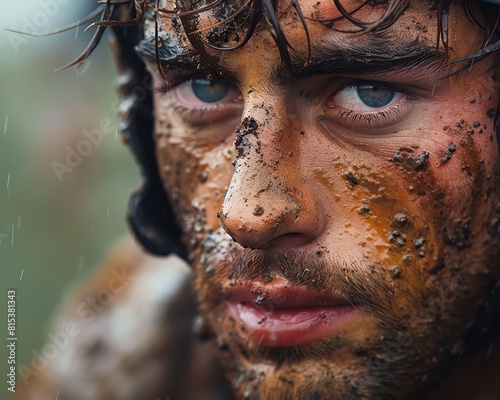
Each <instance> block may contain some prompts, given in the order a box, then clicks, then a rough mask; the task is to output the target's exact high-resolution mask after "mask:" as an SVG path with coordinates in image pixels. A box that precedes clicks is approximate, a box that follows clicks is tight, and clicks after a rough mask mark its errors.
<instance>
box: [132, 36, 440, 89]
mask: <svg viewBox="0 0 500 400" xmlns="http://www.w3.org/2000/svg"><path fill="white" fill-rule="evenodd" d="M164 36H165V37H163V38H162V40H163V45H162V46H161V47H159V48H158V49H156V42H155V40H154V37H149V38H144V39H142V40H141V41H140V42H139V43H138V44H137V45H136V47H135V50H136V53H137V54H138V55H139V56H140V57H141V58H142V59H143V60H144V61H147V62H152V63H155V62H156V57H157V53H156V52H157V51H158V61H159V62H160V63H162V64H164V65H169V64H170V65H172V66H173V65H177V66H184V67H191V68H197V69H199V70H200V71H201V72H202V73H205V74H207V75H210V74H211V73H213V71H212V70H211V69H210V67H208V66H207V65H204V64H205V63H203V62H202V63H200V62H199V61H200V56H199V55H198V54H197V53H196V52H195V51H194V50H193V49H191V48H189V47H184V46H179V45H178V44H177V43H176V40H175V39H173V38H169V37H168V36H166V35H164ZM313 54H314V55H313V56H312V57H311V62H310V63H309V64H307V65H306V60H304V59H301V58H296V57H294V58H293V61H292V69H291V70H289V69H288V68H287V67H286V66H285V64H284V63H280V64H279V65H278V66H276V67H275V68H274V70H273V71H272V74H271V79H272V80H273V82H275V83H278V84H287V83H290V82H295V81H298V80H300V79H304V78H308V77H313V76H317V75H327V74H332V75H346V74H349V75H350V74H352V75H362V74H377V73H390V72H396V71H409V70H410V71H413V72H415V73H417V72H420V71H425V72H430V71H436V70H439V69H442V68H444V67H449V64H448V62H447V60H448V58H447V55H446V53H445V51H444V50H438V49H436V47H429V46H427V45H425V44H423V43H419V42H416V41H410V42H397V43H395V40H390V39H389V40H387V39H383V38H381V37H376V38H373V37H372V38H369V39H368V40H366V41H364V43H362V44H357V45H354V44H350V45H349V47H348V48H339V45H338V44H336V43H323V44H322V46H318V47H315V48H313ZM221 70H224V71H225V72H226V76H231V75H234V73H233V74H231V72H230V71H228V70H227V69H226V68H224V66H222V65H221ZM235 80H236V79H235Z"/></svg>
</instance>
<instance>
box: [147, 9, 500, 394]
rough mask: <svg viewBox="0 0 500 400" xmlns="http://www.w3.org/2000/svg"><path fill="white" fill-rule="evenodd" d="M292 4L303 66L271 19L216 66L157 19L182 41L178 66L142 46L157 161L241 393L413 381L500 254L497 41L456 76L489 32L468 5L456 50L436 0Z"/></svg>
mask: <svg viewBox="0 0 500 400" xmlns="http://www.w3.org/2000/svg"><path fill="white" fill-rule="evenodd" d="M225 3H226V2H223V3H222V4H225ZM299 4H300V6H301V10H302V13H303V15H304V16H305V17H306V21H307V28H308V32H309V37H310V42H311V54H310V60H308V45H307V36H306V34H305V30H304V27H303V25H302V23H301V21H300V18H299V17H298V14H297V13H296V12H295V10H294V8H293V7H290V4H289V1H283V2H282V3H280V11H279V13H278V14H279V20H280V24H281V27H282V28H283V33H284V35H285V36H286V38H287V40H288V42H289V44H290V46H289V50H290V54H291V58H292V64H293V68H292V71H291V72H290V71H289V70H288V69H287V68H286V67H284V65H283V62H282V59H281V57H280V54H279V51H278V49H277V47H276V45H275V42H274V41H273V39H272V36H271V33H270V30H269V29H266V28H265V22H264V21H263V22H262V25H259V27H258V28H257V30H256V32H255V33H254V35H253V37H252V38H251V39H250V41H249V42H248V43H247V44H246V45H245V46H244V47H243V48H241V49H239V50H234V51H227V52H221V51H218V50H213V49H210V48H209V47H205V49H206V51H207V52H208V54H209V56H210V57H211V59H212V61H214V62H216V63H217V64H218V65H219V66H220V71H222V72H221V73H222V76H223V78H220V79H219V77H217V74H216V73H214V72H211V71H207V70H206V69H203V65H204V64H205V63H204V61H203V60H200V58H199V57H197V56H196V55H195V54H193V53H195V51H194V49H193V48H192V46H191V45H190V44H189V41H188V40H187V39H186V35H185V34H184V33H183V29H182V25H181V24H180V21H179V19H177V18H176V19H174V20H171V19H170V18H169V17H167V16H165V17H162V18H161V19H160V21H159V22H160V32H159V38H160V39H159V41H158V42H157V43H158V45H159V46H160V48H159V50H160V54H163V55H169V56H171V57H174V58H175V60H173V61H171V62H166V63H165V65H164V76H165V78H166V81H165V80H164V79H163V78H162V77H160V74H158V73H157V72H155V70H156V65H155V63H154V62H153V61H149V66H150V69H151V70H152V72H153V75H154V77H155V85H156V88H157V92H156V94H155V110H154V113H155V139H156V144H157V154H158V159H159V170H160V173H161V176H162V179H163V181H164V185H165V188H166V190H167V192H168V194H169V196H170V199H171V201H172V203H173V204H174V207H175V210H176V212H177V215H178V217H179V222H180V224H181V226H182V228H183V230H184V232H185V239H186V244H187V245H188V248H189V250H190V254H191V257H192V265H193V268H194V274H195V278H196V279H195V282H196V289H197V291H198V293H199V296H200V299H201V305H202V310H203V313H204V315H205V317H206V318H207V321H208V323H209V325H210V327H211V328H212V330H213V331H214V333H215V335H216V337H217V343H218V344H219V347H220V353H221V359H222V360H223V364H224V365H225V366H226V368H227V373H228V376H229V378H230V379H231V382H232V385H233V387H234V391H235V393H237V395H239V396H242V397H243V396H249V397H251V398H320V397H321V398H335V399H349V398H356V399H360V398H370V399H373V398H390V397H391V395H392V396H396V397H401V396H403V395H407V394H409V393H414V392H416V391H418V390H420V389H421V388H425V387H427V386H428V385H429V384H430V383H432V382H433V381H434V380H435V379H439V376H440V374H441V373H442V372H443V371H444V370H445V369H446V366H447V365H449V363H450V362H451V360H452V359H453V357H455V356H458V354H459V353H460V351H461V349H462V344H463V337H464V333H465V330H466V327H470V325H471V322H473V321H474V319H475V317H476V314H477V312H478V309H479V307H480V306H481V305H482V303H483V301H484V300H485V296H486V294H485V293H487V292H488V291H489V290H490V288H491V285H492V282H494V281H495V280H496V279H497V278H496V276H497V275H498V273H499V272H500V271H498V259H499V253H498V248H499V239H498V235H497V236H493V234H492V233H493V231H496V229H497V228H498V227H497V226H496V225H495V223H496V224H498V222H497V221H498V217H499V213H500V203H499V195H498V190H497V189H498V184H499V183H498V180H497V176H496V169H497V167H498V158H499V156H498V147H497V141H496V140H497V139H496V135H495V132H494V126H493V122H494V121H493V109H496V105H497V103H498V100H499V99H498V89H497V87H496V86H495V83H494V80H493V72H492V71H488V69H489V67H491V65H492V64H491V62H493V61H494V60H491V61H485V62H482V63H481V64H478V65H476V66H474V67H473V68H472V69H471V70H470V71H465V72H462V73H460V74H458V75H455V76H452V77H446V76H447V75H448V74H449V73H450V71H451V69H450V65H449V64H448V61H449V59H454V58H458V57H461V56H465V55H467V54H469V53H470V52H471V51H474V50H476V49H477V48H478V47H480V43H481V39H482V32H481V31H479V29H478V28H477V27H475V26H474V25H473V24H472V23H470V22H469V20H468V19H467V18H466V17H465V15H464V13H463V10H462V9H459V8H452V10H451V12H450V22H449V26H450V31H449V38H450V42H449V57H450V58H449V59H447V58H446V55H445V54H444V50H442V47H441V50H440V51H438V52H436V51H435V49H436V37H437V28H436V27H437V19H436V11H435V10H432V9H430V8H429V7H428V4H427V3H426V2H422V3H412V4H411V7H410V8H409V9H408V10H407V11H406V12H405V13H404V15H403V16H402V17H400V18H399V19H398V21H397V22H396V23H395V24H394V25H392V26H391V27H390V28H388V29H386V30H384V31H382V32H369V33H364V34H359V33H352V32H346V31H352V30H354V28H355V26H354V25H352V24H350V23H349V22H348V21H346V20H345V19H343V20H339V21H336V22H335V23H334V26H333V28H334V29H332V27H331V26H330V25H329V24H324V23H322V22H320V21H319V20H327V19H332V18H336V17H338V16H339V15H340V13H339V11H338V10H337V9H336V7H335V6H334V3H333V1H330V0H325V1H321V2H318V1H316V0H311V1H308V0H302V1H299ZM343 5H344V7H345V8H346V9H347V10H353V9H355V8H356V7H358V6H359V3H358V2H357V1H354V0H346V1H344V3H343ZM164 6H165V7H167V6H166V5H164ZM224 7H226V8H227V7H228V6H227V4H226V5H225V6H224ZM224 7H223V8H221V10H224ZM383 10H384V8H383V7H382V8H381V7H374V8H372V7H365V8H363V9H362V10H361V11H359V12H357V13H356V14H355V17H356V18H358V19H361V20H365V21H373V20H376V19H378V18H379V17H380V16H381V15H382V13H383ZM222 14H223V13H216V12H214V13H212V12H210V13H203V14H201V15H200V16H199V17H198V18H197V19H196V21H197V22H198V23H199V24H200V27H201V26H202V25H203V26H210V25H213V23H214V22H215V21H216V19H215V18H216V15H217V17H219V18H224V16H223V15H222ZM226 14H230V12H227V13H226ZM226 16H227V15H226ZM153 37H154V24H152V23H150V24H147V26H146V41H149V43H154V41H153ZM202 38H203V39H204V40H206V41H207V42H209V43H212V44H217V45H220V44H221V43H222V45H230V44H231V43H232V42H231V41H232V40H234V38H235V36H234V35H232V34H230V35H229V37H224V30H218V29H217V28H216V27H215V28H209V29H207V30H206V31H204V32H203V33H202ZM225 41H227V42H225ZM224 43H225V44H224ZM153 54H154V53H153ZM200 65H202V67H201V70H198V67H199V66H200Z"/></svg>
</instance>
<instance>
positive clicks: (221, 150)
mask: <svg viewBox="0 0 500 400" xmlns="http://www.w3.org/2000/svg"><path fill="white" fill-rule="evenodd" d="M161 126H163V128H161ZM168 126H172V124H171V123H170V122H166V123H165V124H158V125H157V132H166V131H168V128H165V127H168ZM158 129H161V130H158ZM170 129H173V128H170ZM176 129H179V128H176ZM156 146H157V157H158V164H159V170H160V175H161V179H162V181H163V185H164V187H165V190H166V192H167V193H168V195H169V197H170V199H171V201H172V204H173V206H174V208H175V211H176V214H177V216H178V219H179V223H180V224H181V227H182V230H183V232H185V233H186V235H187V236H189V238H188V243H187V244H188V245H189V246H190V248H191V249H194V248H195V247H197V246H198V245H199V243H200V237H199V236H200V235H204V234H206V233H208V232H212V231H214V230H216V229H218V228H219V227H220V224H219V221H218V219H217V213H218V211H219V209H220V207H221V204H222V200H223V197H224V194H225V192H226V191H227V188H228V186H229V182H230V180H231V176H232V173H233V166H232V164H231V162H232V160H233V159H234V151H233V145H232V143H226V144H221V145H219V146H217V147H215V148H200V147H195V146H194V144H192V143H189V142H188V141H186V140H184V139H182V140H179V138H177V137H175V136H172V135H168V134H165V133H163V134H162V133H159V134H157V137H156ZM195 236H196V239H195V238H194V237H195Z"/></svg>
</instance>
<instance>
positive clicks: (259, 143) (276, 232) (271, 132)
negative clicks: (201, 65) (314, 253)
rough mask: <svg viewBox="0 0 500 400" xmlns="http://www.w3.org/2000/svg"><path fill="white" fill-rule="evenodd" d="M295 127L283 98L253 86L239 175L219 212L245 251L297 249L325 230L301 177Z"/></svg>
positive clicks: (239, 145)
mask: <svg viewBox="0 0 500 400" xmlns="http://www.w3.org/2000/svg"><path fill="white" fill-rule="evenodd" d="M252 94H253V96H252ZM264 99H265V100H264ZM296 123H297V121H294V120H293V119H290V117H289V113H288V110H287V107H286V104H285V97H284V96H283V95H276V94H275V95H273V94H270V93H269V92H268V91H266V93H265V95H262V93H259V92H258V89H257V88H253V92H252V93H250V94H249V96H248V98H247V99H246V101H245V109H244V112H243V116H242V121H241V124H240V125H239V127H238V129H237V130H236V139H235V146H236V149H237V159H236V162H235V172H234V174H233V177H232V180H231V183H230V186H229V189H228V191H227V193H226V196H225V198H224V202H223V205H222V208H221V211H220V213H219V218H220V221H221V224H222V226H223V227H224V229H225V230H226V231H227V232H228V233H229V234H230V235H231V236H232V237H233V239H235V240H236V241H237V242H239V243H240V244H241V245H243V246H245V247H253V248H265V247H270V246H294V247H295V246H298V245H303V244H306V243H308V242H310V241H311V240H312V238H314V237H315V236H316V235H317V233H318V231H319V230H320V229H319V219H318V218H317V214H318V212H317V209H316V205H315V201H314V199H313V198H312V196H310V195H309V193H308V192H307V190H306V188H305V187H304V185H303V179H302V178H301V166H300V160H299V151H296V149H297V146H298V145H299V144H298V137H297V136H300V134H299V133H298V132H300V130H299V128H298V127H295V126H294V125H295V124H296ZM294 154H295V156H294Z"/></svg>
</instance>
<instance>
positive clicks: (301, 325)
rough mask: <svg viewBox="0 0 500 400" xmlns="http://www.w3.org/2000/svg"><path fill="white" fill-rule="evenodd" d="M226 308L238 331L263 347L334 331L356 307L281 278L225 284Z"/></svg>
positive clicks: (314, 338)
mask: <svg viewBox="0 0 500 400" xmlns="http://www.w3.org/2000/svg"><path fill="white" fill-rule="evenodd" d="M227 294H228V306H229V312H230V314H231V315H232V317H233V318H235V319H236V321H237V322H238V323H239V324H240V327H241V332H242V334H243V335H245V336H247V337H248V339H249V340H251V341H253V342H254V343H256V344H258V345H261V346H266V347H292V346H302V345H307V344H310V343H313V342H315V341H317V340H320V339H323V338H326V337H328V336H331V335H333V334H335V332H337V331H338V330H339V329H341V328H342V327H343V326H344V325H346V324H347V323H348V322H349V321H350V320H351V319H353V317H354V316H355V315H356V314H357V313H359V310H358V309H357V308H356V307H355V306H353V305H352V304H351V303H349V301H348V300H347V299H346V298H345V297H343V296H340V295H338V294H333V293H330V292H325V291H320V292H315V291H310V290H307V289H304V288H302V287H297V286H292V285H291V284H290V283H289V282H288V281H286V280H284V279H275V280H274V281H272V282H271V283H267V282H266V283H263V282H261V281H250V282H247V283H246V284H243V285H239V286H232V287H229V288H227Z"/></svg>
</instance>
